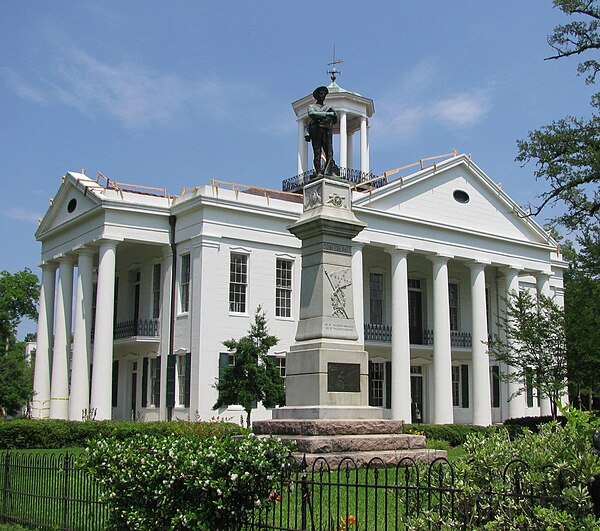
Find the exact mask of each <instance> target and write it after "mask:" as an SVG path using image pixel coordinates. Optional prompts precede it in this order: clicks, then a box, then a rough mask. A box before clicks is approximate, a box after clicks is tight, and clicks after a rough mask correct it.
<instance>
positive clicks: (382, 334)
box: [365, 323, 471, 348]
mask: <svg viewBox="0 0 600 531" xmlns="http://www.w3.org/2000/svg"><path fill="white" fill-rule="evenodd" d="M365 341H378V342H383V343H391V342H392V327H391V326H389V325H379V324H373V323H365ZM433 341H434V337H433V330H430V329H423V330H411V334H410V344H411V345H433ZM450 344H451V346H452V347H455V348H471V332H465V331H462V330H450Z"/></svg>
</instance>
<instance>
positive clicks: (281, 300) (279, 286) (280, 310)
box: [275, 258, 293, 317]
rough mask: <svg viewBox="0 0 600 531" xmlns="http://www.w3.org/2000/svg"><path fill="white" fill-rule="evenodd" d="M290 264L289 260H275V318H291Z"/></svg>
mask: <svg viewBox="0 0 600 531" xmlns="http://www.w3.org/2000/svg"><path fill="white" fill-rule="evenodd" d="M292 264H293V262H292V261H291V260H284V259H282V258H278V259H277V263H276V267H275V316H276V317H291V316H292Z"/></svg>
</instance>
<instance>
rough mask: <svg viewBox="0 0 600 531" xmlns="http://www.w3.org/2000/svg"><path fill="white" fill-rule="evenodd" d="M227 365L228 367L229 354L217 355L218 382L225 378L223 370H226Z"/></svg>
mask: <svg viewBox="0 0 600 531" xmlns="http://www.w3.org/2000/svg"><path fill="white" fill-rule="evenodd" d="M227 365H229V354H228V353H227V352H220V353H219V381H221V380H222V379H223V376H225V369H227Z"/></svg>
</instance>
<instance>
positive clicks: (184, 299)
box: [180, 254, 190, 313]
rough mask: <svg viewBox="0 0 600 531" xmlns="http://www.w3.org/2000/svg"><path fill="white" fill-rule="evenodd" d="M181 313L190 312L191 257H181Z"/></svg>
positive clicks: (187, 255)
mask: <svg viewBox="0 0 600 531" xmlns="http://www.w3.org/2000/svg"><path fill="white" fill-rule="evenodd" d="M180 295H181V311H182V312H184V313H185V312H189V310H190V255H189V254H184V255H182V256H181V291H180Z"/></svg>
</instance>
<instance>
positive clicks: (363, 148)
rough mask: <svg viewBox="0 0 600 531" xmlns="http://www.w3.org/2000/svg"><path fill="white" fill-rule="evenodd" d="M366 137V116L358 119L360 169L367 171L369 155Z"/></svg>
mask: <svg viewBox="0 0 600 531" xmlns="http://www.w3.org/2000/svg"><path fill="white" fill-rule="evenodd" d="M367 144H368V139H367V118H366V117H365V116H363V117H362V118H361V119H360V171H362V172H364V173H369V155H368V147H367Z"/></svg>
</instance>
